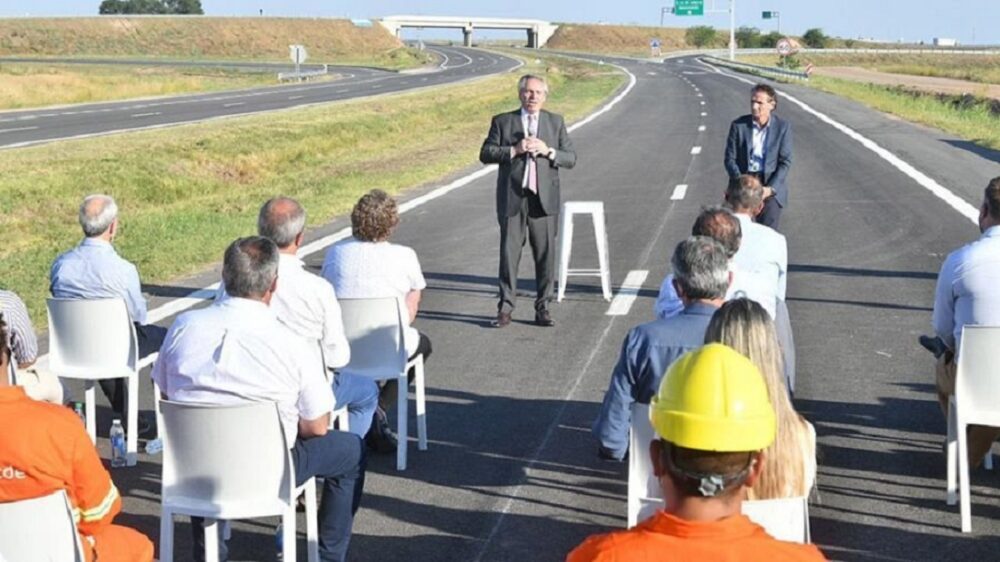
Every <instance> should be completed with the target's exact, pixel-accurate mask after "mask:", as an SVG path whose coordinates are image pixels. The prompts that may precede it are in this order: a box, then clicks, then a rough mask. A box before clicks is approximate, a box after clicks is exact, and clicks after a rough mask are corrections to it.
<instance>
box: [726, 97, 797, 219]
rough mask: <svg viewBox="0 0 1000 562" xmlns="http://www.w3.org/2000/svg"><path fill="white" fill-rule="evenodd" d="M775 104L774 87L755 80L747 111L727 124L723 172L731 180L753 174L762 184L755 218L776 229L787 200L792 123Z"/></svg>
mask: <svg viewBox="0 0 1000 562" xmlns="http://www.w3.org/2000/svg"><path fill="white" fill-rule="evenodd" d="M777 106H778V98H777V95H776V94H775V92H774V88H772V87H770V86H768V85H767V84H757V85H756V86H754V87H753V90H751V92H750V115H744V116H743V117H740V118H739V119H737V120H735V121H733V123H732V124H731V125H730V126H729V138H728V139H726V158H725V164H726V172H728V173H729V179H730V181H738V180H739V177H740V175H742V174H754V175H756V176H757V177H758V178H760V182H761V183H762V184H764V210H763V211H762V212H761V213H760V214H759V215H758V216H757V222H759V223H761V224H764V225H767V226H769V227H771V228H773V229H774V230H778V221H779V220H780V219H781V210H782V209H783V208H784V206H785V205H787V204H788V185H787V184H786V183H785V178H786V177H787V176H788V169H789V168H791V167H792V126H791V125H790V124H789V123H788V122H787V121H785V120H784V119H781V118H780V117H778V116H777V115H774V114H773V113H772V111H774V109H775V108H776V107H777Z"/></svg>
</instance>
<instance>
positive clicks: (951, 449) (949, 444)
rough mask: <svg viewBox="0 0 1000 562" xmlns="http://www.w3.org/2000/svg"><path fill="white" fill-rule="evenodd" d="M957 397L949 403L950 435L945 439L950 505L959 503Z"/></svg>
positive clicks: (948, 500)
mask: <svg viewBox="0 0 1000 562" xmlns="http://www.w3.org/2000/svg"><path fill="white" fill-rule="evenodd" d="M956 423H957V422H956V421H955V399H954V398H952V399H951V401H950V402H949V403H948V437H947V438H946V440H945V449H946V454H945V459H946V462H947V473H948V486H947V502H948V505H955V504H956V503H958V484H957V482H956V479H957V478H956V476H957V475H956V474H955V471H956V470H957V467H958V454H957V452H958V439H957V438H956V432H955V424H956Z"/></svg>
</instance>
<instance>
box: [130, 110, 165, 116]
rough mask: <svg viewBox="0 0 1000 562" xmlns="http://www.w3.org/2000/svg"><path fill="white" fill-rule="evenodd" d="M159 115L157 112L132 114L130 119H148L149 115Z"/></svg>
mask: <svg viewBox="0 0 1000 562" xmlns="http://www.w3.org/2000/svg"><path fill="white" fill-rule="evenodd" d="M160 114H161V112H159V111H151V112H149V113H133V114H132V117H149V116H151V115H160Z"/></svg>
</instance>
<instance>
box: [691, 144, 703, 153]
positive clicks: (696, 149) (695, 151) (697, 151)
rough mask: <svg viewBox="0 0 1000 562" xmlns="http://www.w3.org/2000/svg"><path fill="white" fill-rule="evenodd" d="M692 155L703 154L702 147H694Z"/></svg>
mask: <svg viewBox="0 0 1000 562" xmlns="http://www.w3.org/2000/svg"><path fill="white" fill-rule="evenodd" d="M691 154H701V147H700V146H692V147H691Z"/></svg>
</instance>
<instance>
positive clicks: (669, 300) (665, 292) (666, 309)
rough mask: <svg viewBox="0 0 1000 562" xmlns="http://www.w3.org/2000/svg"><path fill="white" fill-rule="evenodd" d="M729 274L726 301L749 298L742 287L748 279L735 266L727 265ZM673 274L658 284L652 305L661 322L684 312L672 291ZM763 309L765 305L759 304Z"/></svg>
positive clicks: (772, 315)
mask: <svg viewBox="0 0 1000 562" xmlns="http://www.w3.org/2000/svg"><path fill="white" fill-rule="evenodd" d="M729 273H730V275H731V276H732V282H731V283H730V284H729V288H728V289H726V297H725V299H726V300H727V301H730V300H733V299H738V298H740V297H746V298H751V297H750V295H749V293H747V290H746V288H745V287H744V285H745V284H746V282H747V281H749V279H747V278H746V276H745V275H740V273H739V268H738V267H736V264H734V263H732V262H730V263H729ZM673 281H674V274H673V273H668V274H667V276H666V277H664V278H663V283H662V284H660V294H659V295H657V296H656V304H654V305H653V313H654V314H656V317H657V318H659V319H661V320H666V319H667V318H672V317H674V316H677V315H678V314H680V313H681V311H682V310H684V301H682V300H681V297H680V295H678V294H677V290H676V289H674V283H673ZM770 304H771V318H774V301H773V300H772V301H771V303H770ZM761 305H762V306H764V308H765V309H767V305H766V304H764V303H761Z"/></svg>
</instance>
